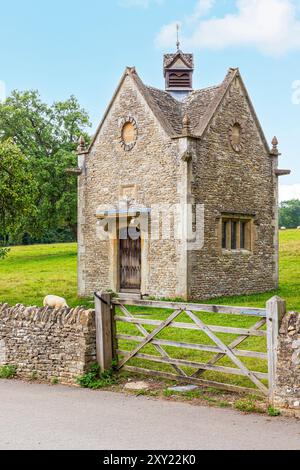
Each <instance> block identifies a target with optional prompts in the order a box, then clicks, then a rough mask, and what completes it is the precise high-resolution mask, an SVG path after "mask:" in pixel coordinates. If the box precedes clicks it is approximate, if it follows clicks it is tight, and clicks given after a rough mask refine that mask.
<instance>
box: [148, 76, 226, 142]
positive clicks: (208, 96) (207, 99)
mask: <svg viewBox="0 0 300 470" xmlns="http://www.w3.org/2000/svg"><path fill="white" fill-rule="evenodd" d="M146 88H147V90H148V92H149V93H150V95H151V97H152V98H153V100H154V101H155V103H156V105H157V106H158V107H159V108H160V110H161V112H162V113H163V115H164V117H165V119H166V120H167V121H168V122H169V124H170V125H171V126H172V128H173V130H174V133H175V134H178V135H180V134H181V133H182V121H183V117H184V116H185V115H186V114H187V115H188V116H189V119H190V130H191V132H192V134H194V133H196V129H197V128H198V126H199V124H200V122H201V120H202V118H203V117H204V116H205V114H206V112H207V111H208V109H209V107H210V105H211V104H212V103H213V102H214V100H215V99H216V98H217V96H218V95H219V93H220V90H221V88H222V86H221V85H220V86H215V87H210V88H204V89H202V90H196V91H193V92H192V93H190V94H189V95H188V96H187V97H186V98H185V99H184V100H183V101H177V100H176V99H175V98H173V97H172V96H171V95H170V93H168V92H166V91H162V90H158V89H156V88H153V87H146Z"/></svg>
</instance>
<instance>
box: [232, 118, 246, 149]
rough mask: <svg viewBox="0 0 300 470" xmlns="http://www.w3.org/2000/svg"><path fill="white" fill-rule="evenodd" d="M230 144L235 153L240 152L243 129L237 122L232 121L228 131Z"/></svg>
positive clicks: (242, 141) (242, 142) (242, 145)
mask: <svg viewBox="0 0 300 470" xmlns="http://www.w3.org/2000/svg"><path fill="white" fill-rule="evenodd" d="M229 138H230V143H231V146H232V148H233V150H235V151H236V152H240V151H241V150H242V148H243V147H244V128H243V126H242V124H241V123H240V122H238V121H234V122H233V123H232V125H231V128H230V131H229Z"/></svg>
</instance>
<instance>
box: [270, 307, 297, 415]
mask: <svg viewBox="0 0 300 470" xmlns="http://www.w3.org/2000/svg"><path fill="white" fill-rule="evenodd" d="M274 406H275V407H276V408H279V409H280V410H281V411H282V413H283V414H287V415H292V416H296V417H298V418H300V314H299V313H295V312H290V313H288V314H287V315H286V316H285V317H284V319H283V322H282V324H281V328H280V334H279V345H278V356H277V376H276V387H275V398H274Z"/></svg>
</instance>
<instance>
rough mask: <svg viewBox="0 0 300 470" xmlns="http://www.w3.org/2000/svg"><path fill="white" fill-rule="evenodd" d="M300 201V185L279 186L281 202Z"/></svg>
mask: <svg viewBox="0 0 300 470" xmlns="http://www.w3.org/2000/svg"><path fill="white" fill-rule="evenodd" d="M291 199H300V184H282V185H280V186H279V200H280V202H282V201H290V200H291Z"/></svg>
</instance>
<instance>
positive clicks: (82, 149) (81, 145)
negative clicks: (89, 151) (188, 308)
mask: <svg viewBox="0 0 300 470" xmlns="http://www.w3.org/2000/svg"><path fill="white" fill-rule="evenodd" d="M77 152H78V153H83V152H85V140H84V138H83V136H82V135H81V136H80V137H79V140H78V147H77Z"/></svg>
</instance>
